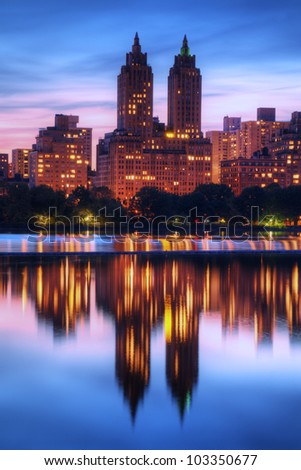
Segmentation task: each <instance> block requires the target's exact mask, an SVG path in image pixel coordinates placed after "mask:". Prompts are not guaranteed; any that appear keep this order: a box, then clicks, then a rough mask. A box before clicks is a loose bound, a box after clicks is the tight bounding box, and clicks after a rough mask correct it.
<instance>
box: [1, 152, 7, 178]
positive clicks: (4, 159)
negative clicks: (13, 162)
mask: <svg viewBox="0 0 301 470" xmlns="http://www.w3.org/2000/svg"><path fill="white" fill-rule="evenodd" d="M7 178H8V153H0V180H7Z"/></svg>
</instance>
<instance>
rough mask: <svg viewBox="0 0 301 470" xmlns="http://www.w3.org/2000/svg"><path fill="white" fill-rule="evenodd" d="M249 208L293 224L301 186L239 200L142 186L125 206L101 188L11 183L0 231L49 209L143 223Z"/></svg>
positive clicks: (225, 216) (217, 187)
mask: <svg viewBox="0 0 301 470" xmlns="http://www.w3.org/2000/svg"><path fill="white" fill-rule="evenodd" d="M252 206H256V207H258V208H259V213H260V216H265V215H272V216H273V217H274V219H273V220H274V225H279V226H284V225H297V224H298V221H299V218H300V217H301V186H297V185H296V186H289V187H287V188H284V189H282V188H280V187H279V186H278V185H277V184H272V185H270V186H268V187H265V188H261V187H258V186H254V187H250V188H247V189H245V190H243V191H242V193H241V194H240V195H239V196H235V195H234V194H233V192H232V190H231V189H230V188H229V187H228V186H226V185H223V184H204V185H199V186H197V187H196V189H195V190H194V191H193V192H192V193H190V194H186V195H183V196H178V195H175V194H171V193H167V192H165V191H160V190H158V189H157V188H155V187H144V188H142V189H141V190H140V191H138V192H137V194H136V195H135V196H134V197H133V198H132V199H131V201H130V203H129V205H128V206H127V207H125V206H123V205H122V204H121V202H120V201H119V200H117V199H115V198H114V196H113V193H112V192H111V191H110V190H109V189H108V188H106V187H101V188H96V189H95V188H94V189H91V190H88V189H86V188H84V187H78V188H77V189H75V190H74V191H73V192H72V194H70V195H69V196H66V194H65V193H64V192H63V191H54V190H53V189H51V188H50V187H48V186H37V187H34V188H31V189H30V188H29V187H28V185H27V184H25V183H15V184H8V185H7V186H6V187H2V195H1V196H0V228H1V230H2V231H5V229H8V228H9V229H11V230H13V229H16V230H18V229H24V228H26V226H27V221H28V220H29V219H30V217H32V216H39V217H40V218H41V221H44V223H46V222H47V217H48V214H49V207H56V208H57V213H58V214H59V215H61V216H67V217H69V218H71V217H78V218H79V220H80V222H81V223H82V224H83V225H85V224H86V225H87V224H88V223H89V220H90V219H91V218H93V217H95V216H97V215H98V214H99V211H100V210H101V209H103V208H104V207H105V208H106V213H107V214H114V213H116V214H117V213H118V214H119V215H120V214H122V215H128V216H129V217H134V218H136V219H137V218H138V219H139V217H142V216H143V217H145V218H147V219H148V220H151V219H154V218H155V217H158V216H162V215H163V216H166V217H167V218H170V217H176V216H181V217H187V216H188V215H189V213H190V211H191V210H192V209H194V208H196V209H197V213H198V215H200V216H203V217H213V216H216V217H219V218H220V219H221V220H222V221H223V222H224V221H228V220H229V219H230V218H232V217H234V216H241V217H246V218H250V213H251V207H252ZM116 209H117V210H116ZM114 211H115V212H114ZM48 222H49V221H48Z"/></svg>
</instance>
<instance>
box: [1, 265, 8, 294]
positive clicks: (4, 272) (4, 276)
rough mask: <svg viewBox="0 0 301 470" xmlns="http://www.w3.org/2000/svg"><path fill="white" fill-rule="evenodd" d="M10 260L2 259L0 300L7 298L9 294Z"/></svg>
mask: <svg viewBox="0 0 301 470" xmlns="http://www.w3.org/2000/svg"><path fill="white" fill-rule="evenodd" d="M7 261H8V259H7V258H6V257H5V258H4V257H0V299H1V298H5V297H7V292H8V266H7Z"/></svg>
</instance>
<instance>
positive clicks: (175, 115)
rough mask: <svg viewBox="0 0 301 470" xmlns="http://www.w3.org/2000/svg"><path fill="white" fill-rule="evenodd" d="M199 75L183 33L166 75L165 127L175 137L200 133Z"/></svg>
mask: <svg viewBox="0 0 301 470" xmlns="http://www.w3.org/2000/svg"><path fill="white" fill-rule="evenodd" d="M201 100H202V76H201V72H200V69H198V68H197V67H196V65H195V55H191V54H190V49H189V47H188V41H187V37H186V35H185V36H184V39H183V45H182V48H181V52H180V54H178V55H176V56H175V61H174V65H173V67H171V69H170V71H169V76H168V110H167V111H168V113H167V115H168V128H169V129H172V130H173V132H174V133H175V135H176V136H177V137H178V138H181V137H182V138H184V137H188V138H192V139H199V138H200V135H201Z"/></svg>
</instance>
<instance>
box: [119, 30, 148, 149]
mask: <svg viewBox="0 0 301 470" xmlns="http://www.w3.org/2000/svg"><path fill="white" fill-rule="evenodd" d="M117 128H118V130H126V131H127V132H130V133H132V134H135V135H140V136H142V137H143V139H144V140H146V139H147V138H149V137H150V136H151V135H152V128H153V73H152V68H151V67H150V66H149V65H148V64H147V54H146V53H143V52H141V46H140V42H139V37H138V33H136V36H135V39H134V44H133V47H132V51H131V52H129V53H127V54H126V64H125V65H123V66H122V67H121V73H120V75H119V76H118V93H117Z"/></svg>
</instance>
